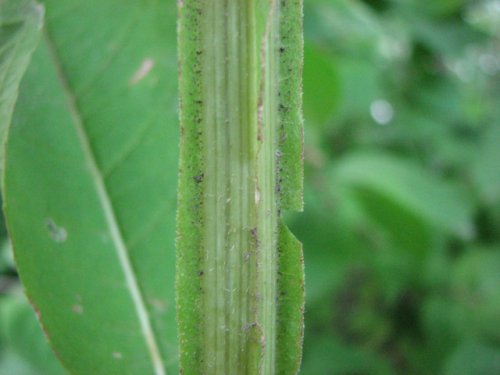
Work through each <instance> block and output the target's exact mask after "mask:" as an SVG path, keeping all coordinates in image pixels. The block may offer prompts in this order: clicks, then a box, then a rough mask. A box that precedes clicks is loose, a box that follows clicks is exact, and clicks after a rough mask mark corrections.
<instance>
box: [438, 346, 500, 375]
mask: <svg viewBox="0 0 500 375" xmlns="http://www.w3.org/2000/svg"><path fill="white" fill-rule="evenodd" d="M498 373H500V350H498V349H495V348H493V347H491V346H489V345H487V344H483V343H479V342H465V343H463V344H462V345H460V346H459V347H458V348H457V350H456V351H455V353H453V355H452V356H451V358H449V359H448V361H447V363H446V365H445V368H444V371H443V374H444V375H493V374H498Z"/></svg>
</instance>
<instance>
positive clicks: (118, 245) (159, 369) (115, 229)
mask: <svg viewBox="0 0 500 375" xmlns="http://www.w3.org/2000/svg"><path fill="white" fill-rule="evenodd" d="M43 38H44V41H45V43H46V44H47V47H48V50H49V54H50V57H51V60H52V63H53V64H54V67H55V70H56V72H57V76H58V79H59V84H60V86H61V89H62V90H63V93H64V96H65V98H66V102H67V108H68V110H69V112H70V114H71V117H72V119H73V125H74V126H75V131H76V133H77V136H78V139H79V141H80V145H81V147H82V151H83V154H84V158H85V161H86V162H87V165H88V167H89V171H90V174H91V177H92V181H93V183H94V186H95V189H96V193H97V196H98V199H99V203H100V206H101V208H102V210H103V214H104V218H105V221H106V224H107V226H108V230H109V233H110V237H111V239H112V242H113V245H114V248H115V251H116V255H117V257H118V260H119V263H120V267H121V269H122V271H123V274H124V277H125V280H126V285H127V288H128V290H129V292H130V296H131V298H132V302H133V304H134V307H135V310H136V314H137V318H138V320H139V324H140V327H141V332H142V335H143V337H144V341H145V344H146V347H147V349H148V351H149V354H150V358H151V362H152V365H153V369H154V374H155V375H166V370H165V365H164V363H163V360H162V358H161V354H160V350H159V346H158V343H157V339H156V337H155V334H154V331H153V328H152V323H151V321H150V318H149V314H148V311H147V308H146V304H145V302H144V301H145V298H144V296H143V294H142V291H141V289H140V287H139V283H138V279H137V276H136V274H135V272H134V269H133V266H132V262H131V260H130V257H129V255H128V249H127V245H126V244H125V240H124V238H123V235H122V233H121V230H120V226H119V224H118V219H117V216H116V213H115V209H114V207H113V203H112V200H111V198H110V194H109V193H108V190H107V187H106V184H105V183H104V179H103V173H102V171H101V169H100V168H99V165H98V163H97V161H96V157H95V153H94V150H93V149H92V146H91V144H90V141H89V137H88V135H87V132H86V127H85V125H84V121H83V120H82V118H83V117H82V116H81V114H80V110H79V108H78V104H77V102H76V100H75V94H74V92H73V90H72V89H71V87H70V85H69V81H68V78H67V75H66V73H65V71H64V68H63V65H62V63H61V60H60V57H59V55H58V53H57V47H56V45H55V44H54V42H53V41H52V39H51V38H50V35H49V33H48V30H47V28H44V30H43Z"/></svg>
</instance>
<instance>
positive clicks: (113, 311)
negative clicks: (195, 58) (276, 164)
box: [5, 0, 178, 375]
mask: <svg viewBox="0 0 500 375" xmlns="http://www.w3.org/2000/svg"><path fill="white" fill-rule="evenodd" d="M44 4H45V7H46V11H47V23H46V29H45V30H44V36H43V43H41V45H40V48H39V49H38V50H37V52H36V53H35V54H34V56H33V63H32V64H31V65H30V67H29V69H28V70H27V73H26V76H25V79H24V80H23V82H22V85H21V89H20V95H19V100H18V105H17V106H16V111H15V115H14V117H13V121H12V124H13V125H12V127H11V129H10V135H9V140H8V144H7V154H6V174H5V186H6V194H5V212H6V218H7V222H8V227H9V233H10V235H11V238H12V243H13V247H14V252H15V257H16V261H17V265H18V270H19V273H20V276H21V279H22V281H23V283H24V285H25V288H26V292H27V294H28V297H29V298H30V301H31V302H32V303H33V305H34V306H35V307H36V309H37V310H38V312H39V318H40V321H41V323H42V325H43V326H44V328H45V330H46V332H47V334H48V337H49V340H50V342H51V345H52V347H53V348H54V349H55V351H56V352H57V354H58V357H59V358H60V359H61V360H62V362H63V364H64V365H65V367H67V369H68V370H69V371H70V372H71V373H72V374H75V375H88V374H92V375H123V374H127V373H129V374H141V375H150V374H151V375H153V374H154V375H163V374H165V373H166V370H167V369H168V372H169V373H171V374H173V373H175V372H177V363H176V362H177V354H176V350H177V349H176V325H175V306H174V287H173V286H174V273H175V256H174V237H175V229H174V228H175V223H174V218H175V215H173V214H172V213H173V212H174V210H175V201H176V197H175V191H176V176H177V147H176V144H177V141H175V140H176V139H177V135H178V130H177V129H178V125H177V114H176V109H177V95H176V86H177V83H176V77H177V61H176V53H175V52H176V46H175V40H176V33H175V30H176V28H175V23H176V4H174V3H173V2H163V1H135V0H126V1H122V0H90V1H80V0H67V1H59V0H46V1H45V2H44Z"/></svg>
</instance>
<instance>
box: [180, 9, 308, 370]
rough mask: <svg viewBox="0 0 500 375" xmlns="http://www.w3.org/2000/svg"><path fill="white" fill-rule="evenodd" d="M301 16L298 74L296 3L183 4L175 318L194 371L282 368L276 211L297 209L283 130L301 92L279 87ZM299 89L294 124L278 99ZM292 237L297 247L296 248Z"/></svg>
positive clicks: (296, 170) (297, 170) (295, 318)
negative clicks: (286, 31) (289, 34)
mask: <svg viewBox="0 0 500 375" xmlns="http://www.w3.org/2000/svg"><path fill="white" fill-rule="evenodd" d="M282 6H284V7H287V6H290V7H293V8H294V9H295V13H294V14H295V16H296V18H295V20H291V19H286V20H285V21H286V22H285V23H283V17H282V14H281V7H282ZM289 13H290V12H289ZM292 13H293V12H292ZM294 21H295V22H296V25H295V28H294V30H293V31H295V32H296V33H297V32H298V33H299V37H297V38H296V40H295V42H298V45H297V46H296V51H298V52H299V59H298V60H297V62H298V64H297V65H298V66H296V67H290V71H296V72H298V73H300V72H301V68H300V63H301V48H302V45H301V37H300V30H301V4H300V2H298V1H294V2H290V3H289V4H287V1H281V2H280V1H277V0H276V1H274V0H269V1H263V0H240V1H232V0H203V1H201V0H200V1H196V0H184V2H182V3H180V27H179V42H180V50H179V52H180V67H181V78H180V89H181V129H182V139H181V164H180V169H181V174H180V186H179V190H180V193H179V213H178V227H179V238H178V319H179V322H180V343H181V368H183V370H184V371H185V373H186V374H217V375H219V374H275V373H280V371H279V369H278V368H279V367H280V365H279V362H280V361H279V359H278V358H277V357H278V353H280V351H279V350H278V349H277V347H278V343H277V341H278V336H280V337H283V338H285V337H286V334H279V332H278V331H280V327H284V326H283V324H282V323H280V322H279V315H280V311H281V310H283V307H282V306H280V298H279V290H280V286H279V284H286V283H287V281H286V280H287V279H286V278H284V279H285V282H283V281H282V282H281V283H280V277H279V272H278V269H279V257H280V254H279V251H280V241H281V240H280V238H281V237H280V236H281V231H280V224H279V222H280V219H279V216H280V209H281V208H300V207H297V206H300V203H299V204H298V205H297V204H296V205H293V204H288V203H287V204H286V206H288V207H283V206H284V205H283V204H282V201H281V199H282V198H283V196H282V195H283V194H282V193H281V185H282V182H283V180H284V179H287V178H288V177H290V178H291V179H292V180H294V181H299V180H301V177H295V175H297V174H298V175H300V176H301V173H302V172H301V165H302V161H301V157H302V155H301V132H300V131H297V129H295V133H294V134H293V133H292V134H291V135H290V139H291V140H290V141H287V140H286V138H287V134H288V133H287V129H286V128H287V126H288V127H299V128H300V120H301V118H300V110H301V108H300V93H299V92H300V90H301V87H300V85H298V86H297V87H294V88H291V87H288V88H287V87H285V88H284V89H282V87H281V86H282V84H283V82H285V81H287V79H286V77H284V75H283V74H282V73H283V71H282V70H283V66H282V59H281V55H282V54H283V52H284V49H285V48H284V43H283V42H282V40H281V38H280V28H281V26H282V25H283V24H284V25H290V24H291V23H293V22H294ZM291 53H292V52H291ZM293 83H294V84H297V83H300V79H296V80H295V81H294V82H293ZM294 89H295V90H296V91H297V93H296V94H295V95H296V96H297V97H299V99H297V100H296V104H297V108H296V109H295V110H293V111H292V110H290V111H289V113H293V114H294V115H295V117H296V118H295V119H293V120H290V121H289V122H290V123H286V120H287V116H286V115H283V114H282V113H281V112H280V111H282V109H283V108H284V107H283V104H282V103H281V102H280V100H281V99H283V98H281V99H280V96H283V97H285V99H286V97H287V96H289V95H290V92H291V91H292V90H294ZM289 117H290V116H289ZM292 122H293V124H292ZM297 142H299V143H300V145H299V146H294V147H291V146H290V144H291V143H293V144H296V143H297ZM292 149H296V151H297V154H296V155H295V156H292V158H293V157H295V158H296V160H298V162H297V163H296V165H294V166H293V168H288V169H289V170H287V171H285V173H283V169H284V168H285V167H286V164H287V163H284V164H285V167H284V166H283V165H284V164H283V163H282V162H281V159H282V157H283V153H284V152H287V151H288V152H291V150H292ZM288 163H289V164H290V163H292V161H290V160H289V161H288ZM285 185H286V183H285ZM292 185H293V182H290V181H288V185H287V189H288V190H290V189H294V190H296V192H294V193H292V195H293V194H295V195H296V196H297V195H299V196H300V197H299V198H294V197H289V196H287V197H285V199H284V200H285V201H287V200H288V201H294V200H296V201H301V183H299V184H298V185H297V186H296V187H294V188H293V187H292V188H290V186H292ZM288 195H290V194H288ZM287 243H288V242H287ZM289 243H290V244H291V245H290V246H289V251H290V252H293V250H294V249H296V248H297V246H296V244H295V243H292V242H291V241H290V242H289ZM299 252H300V251H299ZM299 258H300V257H299ZM299 258H297V261H296V263H297V270H298V272H297V274H298V275H297V277H298V278H299V279H300V280H302V279H301V272H302V268H301V263H300V259H299ZM299 284H300V285H299ZM297 285H298V287H299V289H300V290H299V291H298V292H297V293H298V294H297V295H298V296H299V295H300V296H299V297H298V299H297V301H299V302H298V304H297V303H292V304H290V305H289V306H292V305H293V307H292V309H293V310H294V311H297V313H295V315H293V314H292V322H291V325H295V326H298V327H299V329H298V331H297V332H299V331H300V332H299V333H298V336H300V338H299V337H298V336H297V340H299V341H300V340H301V327H302V321H301V314H302V310H301V306H302V302H300V301H302V300H301V298H302V297H303V289H301V287H302V284H301V282H299V283H298V284H297ZM290 292H291V293H292V295H293V293H294V291H290ZM301 296H302V297H301ZM283 305H286V303H283ZM280 309H281V310H280ZM285 310H286V309H285ZM195 316H196V318H195V320H196V321H194V322H193V321H192V318H194V317H195ZM287 324H288V322H287V323H286V325H287ZM287 326H288V325H287ZM280 332H282V333H283V332H284V331H282V330H281V331H280ZM293 340H295V339H293ZM280 344H281V343H280ZM283 345H286V343H283ZM291 345H292V346H293V345H294V344H291ZM298 345H299V346H300V343H299V344H298ZM292 351H293V352H294V353H295V352H296V351H295V350H292ZM299 352H300V350H299ZM298 356H299V357H300V354H298Z"/></svg>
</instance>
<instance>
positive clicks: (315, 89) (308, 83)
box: [304, 46, 340, 126]
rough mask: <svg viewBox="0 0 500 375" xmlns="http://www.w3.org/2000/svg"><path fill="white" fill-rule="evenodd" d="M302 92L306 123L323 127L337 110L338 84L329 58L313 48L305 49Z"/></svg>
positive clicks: (333, 65) (332, 62)
mask: <svg viewBox="0 0 500 375" xmlns="http://www.w3.org/2000/svg"><path fill="white" fill-rule="evenodd" d="M304 91H305V92H306V95H305V96H304V115H305V118H306V121H308V123H312V124H317V125H320V126H324V125H325V124H326V122H327V121H328V120H330V119H331V118H332V116H333V114H334V113H335V112H336V110H337V106H338V101H339V95H340V92H339V82H338V77H337V70H336V67H335V64H334V61H333V59H332V58H331V56H328V55H327V54H325V53H324V52H322V51H321V50H319V49H318V48H316V47H314V46H309V47H307V48H306V49H305V54H304Z"/></svg>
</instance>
